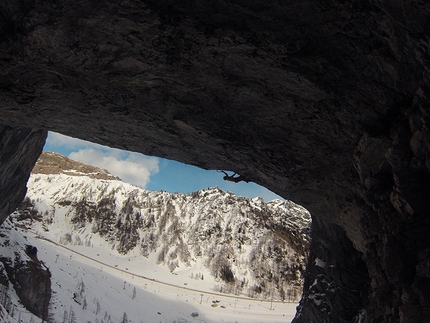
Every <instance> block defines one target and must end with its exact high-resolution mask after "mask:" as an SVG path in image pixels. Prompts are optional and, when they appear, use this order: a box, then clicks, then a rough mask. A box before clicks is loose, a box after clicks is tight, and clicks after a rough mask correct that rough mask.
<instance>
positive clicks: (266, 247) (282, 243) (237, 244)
mask: <svg viewBox="0 0 430 323" xmlns="http://www.w3.org/2000/svg"><path fill="white" fill-rule="evenodd" d="M13 219H14V222H15V223H16V224H19V225H20V226H21V227H22V226H24V227H25V228H26V229H27V230H33V231H35V232H38V233H39V234H41V235H43V236H44V237H46V238H48V239H51V240H52V241H54V242H56V243H59V244H62V245H66V246H69V247H71V248H75V249H76V248H78V249H79V250H80V252H84V253H85V252H88V253H91V252H90V251H89V250H91V248H90V247H97V248H102V250H108V251H109V254H110V255H111V256H112V257H116V258H115V259H114V258H112V261H113V262H115V261H117V262H118V263H116V264H114V265H115V266H118V265H119V266H120V267H121V266H122V264H121V259H125V258H127V257H128V258H127V259H128V260H127V261H129V263H128V267H132V264H131V261H130V259H133V260H135V259H138V260H139V261H141V262H142V261H143V262H144V263H152V264H155V265H158V267H157V268H163V269H164V270H165V272H167V273H168V277H164V278H162V279H163V280H166V281H169V282H172V283H174V282H175V280H177V279H180V278H181V277H182V278H181V279H185V278H184V277H188V278H190V279H189V282H188V283H187V284H190V285H192V284H193V282H195V281H199V280H204V281H205V283H206V285H207V286H212V290H213V291H216V292H223V293H233V294H236V295H243V296H250V297H256V298H261V299H274V300H290V301H295V300H297V299H298V298H299V297H300V296H301V295H300V294H301V288H302V283H303V280H302V279H303V278H302V273H303V271H304V268H305V260H306V258H307V254H308V250H309V235H308V234H309V228H310V215H309V213H308V212H307V211H306V210H305V209H304V208H302V207H300V206H298V205H296V204H294V203H293V202H291V201H287V202H284V201H281V200H274V201H271V202H268V203H265V202H264V201H263V200H262V199H260V198H255V199H247V198H242V197H238V196H235V195H234V194H232V193H229V192H224V191H222V190H220V189H219V188H216V187H215V188H208V189H204V190H200V191H197V192H194V193H191V194H179V193H167V192H158V191H157V192H156V191H148V190H145V189H142V188H139V187H136V186H133V185H131V184H127V183H124V182H122V181H121V180H120V179H119V178H117V177H115V176H112V175H111V174H109V173H108V172H107V171H106V170H101V169H98V168H95V167H92V166H88V165H84V164H82V163H78V162H75V161H71V160H70V159H67V158H66V157H64V156H62V155H59V154H57V153H49V152H45V153H43V154H42V156H41V158H40V159H39V161H38V163H37V165H36V166H35V168H34V170H33V172H32V175H31V177H30V180H29V182H28V192H27V196H26V198H25V200H24V202H23V204H22V206H21V207H20V208H19V210H18V211H17V212H16V213H15V214H14V217H13ZM98 250H99V249H98ZM116 259H119V260H116ZM155 265H154V266H155ZM145 266H146V265H145ZM151 268H153V267H151ZM154 268H155V267H154ZM167 269H168V270H167ZM151 270H152V271H151ZM151 270H149V269H148V270H146V269H144V268H142V269H141V271H140V273H139V274H141V275H146V276H149V277H151V275H157V274H155V271H156V269H151ZM159 271H162V270H161V269H159ZM157 277H158V276H157Z"/></svg>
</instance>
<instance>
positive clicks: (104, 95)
mask: <svg viewBox="0 0 430 323" xmlns="http://www.w3.org/2000/svg"><path fill="white" fill-rule="evenodd" d="M429 42H430V4H428V2H427V1H409V2H405V1H400V0H393V1H382V0H375V1H352V0H351V1H330V2H329V1H323V2H321V1H317V0H314V1H312V0H311V1H305V2H303V1H271V0H269V1H260V0H247V1H242V0H230V1H223V0H208V1H198V0H188V1H171V0H157V1H155V0H154V1H153V0H146V1H132V0H123V1H107V0H99V1H92V0H73V1H71V0H63V1H54V2H53V1H36V0H26V1H22V0H9V1H1V2H0V71H1V72H0V105H1V109H0V123H2V124H4V125H7V126H5V127H7V128H8V129H12V130H13V131H15V132H16V133H17V134H16V136H13V138H15V139H14V140H15V141H8V144H7V145H6V144H4V145H3V146H2V151H1V153H2V154H4V151H6V150H7V149H12V148H9V147H13V149H16V151H17V152H21V154H23V156H24V155H26V156H27V157H28V158H24V159H23V160H21V162H22V163H24V164H25V165H26V166H28V164H34V162H35V160H36V159H35V158H34V157H35V156H34V154H36V152H38V151H39V150H40V146H41V144H40V143H39V145H38V146H37V147H36V148H34V147H35V145H34V144H32V142H31V138H30V137H29V136H21V137H20V136H19V133H22V132H23V131H24V132H29V133H34V132H32V131H31V130H22V129H23V128H24V129H48V130H53V131H57V132H60V133H63V134H66V135H70V136H73V137H79V138H82V139H86V140H90V141H93V142H97V143H102V144H105V145H110V146H113V147H118V148H123V149H128V150H133V151H139V152H143V153H145V154H151V155H157V156H161V157H167V158H170V159H175V160H179V161H181V162H185V163H189V164H193V165H197V166H200V167H203V168H211V169H228V170H233V171H236V172H238V173H239V174H241V175H243V176H245V177H246V178H249V179H250V180H252V181H254V182H256V183H258V184H261V185H264V186H266V187H267V188H269V189H271V190H272V191H274V192H276V193H278V194H280V195H282V196H283V197H285V198H288V199H292V200H293V201H295V202H297V203H299V204H301V205H303V206H305V207H306V208H308V209H309V210H310V212H311V213H312V214H313V218H314V222H313V242H312V251H311V257H310V259H309V265H308V269H307V274H306V283H305V290H304V298H303V300H302V302H301V305H300V308H299V310H298V314H297V316H296V319H295V323H299V322H311V321H314V322H351V321H355V322H357V321H359V320H361V321H365V322H425V321H426V320H428V317H430V313H429V308H430V292H429V291H430V241H429V235H428V232H429V229H430V217H429V212H430V211H429V210H430V205H429V204H430V199H429V198H428V197H429V189H430V175H429V171H430V156H429V152H430V134H429V131H428V128H429V92H430V83H429V79H430V77H429V75H430V72H429V71H430V64H429V58H430V57H429V54H430V48H429ZM42 132H43V131H41V132H40V137H39V138H42V136H43V135H42ZM3 137H4V136H3ZM4 138H5V137H4ZM11 138H12V137H11ZM30 147H31V149H30ZM30 150H31V151H32V153H30ZM26 151H27V152H28V153H27V154H26V153H25V152H26ZM33 153H34V154H33ZM14 161H16V158H12V157H10V158H9V159H6V160H5V163H4V165H10V164H11V163H13V162H14ZM2 166H3V165H2ZM17 169H18V168H17ZM27 171H28V172H29V169H28V168H27V167H19V171H17V172H18V173H19V174H20V175H19V178H20V180H19V181H17V182H16V184H17V185H14V186H7V184H5V185H6V186H5V185H2V189H1V194H2V195H3V196H2V200H1V201H2V203H3V204H2V206H3V208H2V210H1V212H2V213H1V215H2V218H4V217H5V216H6V214H7V213H9V212H10V210H11V208H12V206H13V205H15V204H16V203H17V201H18V200H19V199H20V198H21V196H23V195H22V192H23V190H24V187H25V184H24V182H25V177H26V176H27V175H28V172H27ZM18 173H17V176H18ZM10 174H11V173H5V174H2V176H1V183H2V184H3V183H6V182H7V178H8V176H10ZM5 187H7V188H5ZM12 188H13V190H12ZM15 190H16V192H15ZM4 194H8V195H9V196H4ZM5 203H6V204H7V205H6V204H5ZM323 264H325V265H323Z"/></svg>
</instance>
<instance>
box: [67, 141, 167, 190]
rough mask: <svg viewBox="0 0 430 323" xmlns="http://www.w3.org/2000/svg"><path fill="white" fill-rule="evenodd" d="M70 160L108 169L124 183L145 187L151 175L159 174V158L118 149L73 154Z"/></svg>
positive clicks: (92, 150)
mask: <svg viewBox="0 0 430 323" xmlns="http://www.w3.org/2000/svg"><path fill="white" fill-rule="evenodd" d="M69 158H70V159H73V160H77V161H80V162H82V163H86V164H90V165H93V166H96V167H100V168H104V169H107V170H108V171H109V172H110V173H111V174H113V175H116V176H118V177H119V178H121V179H122V180H123V181H124V182H127V183H132V184H134V185H137V186H140V187H145V186H146V185H147V184H148V183H149V180H150V177H151V175H153V174H156V173H158V171H159V168H158V158H156V157H148V156H144V155H141V154H138V153H131V152H121V151H118V149H105V150H104V151H102V150H96V149H92V148H88V149H81V150H79V151H77V152H72V153H71V154H70V155H69Z"/></svg>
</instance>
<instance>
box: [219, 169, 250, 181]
mask: <svg viewBox="0 0 430 323" xmlns="http://www.w3.org/2000/svg"><path fill="white" fill-rule="evenodd" d="M221 172H222V173H224V174H225V176H224V177H223V179H224V180H225V181H228V182H233V183H239V182H242V181H243V182H247V183H249V180H247V179H246V178H245V177H243V176H242V175H238V174H236V173H234V174H233V175H228V174H227V173H226V172H224V171H223V170H222V171H221ZM236 175H237V176H236ZM235 176H236V177H235Z"/></svg>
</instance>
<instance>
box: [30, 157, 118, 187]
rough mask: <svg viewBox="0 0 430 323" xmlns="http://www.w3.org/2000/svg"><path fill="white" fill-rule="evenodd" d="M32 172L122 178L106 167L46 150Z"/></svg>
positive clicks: (109, 178)
mask: <svg viewBox="0 0 430 323" xmlns="http://www.w3.org/2000/svg"><path fill="white" fill-rule="evenodd" d="M31 172H32V173H33V174H67V175H70V176H88V177H90V178H96V179H107V180H121V179H120V178H119V177H117V176H114V175H112V174H111V173H109V171H107V170H106V169H103V168H98V167H94V166H91V165H87V164H84V163H81V162H78V161H75V160H72V159H69V158H67V157H66V156H63V155H61V154H59V153H55V152H50V151H44V152H43V153H42V154H41V155H40V157H39V159H38V161H37V163H36V165H35V166H34V168H33V170H32V171H31Z"/></svg>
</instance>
